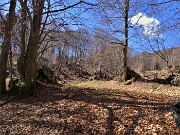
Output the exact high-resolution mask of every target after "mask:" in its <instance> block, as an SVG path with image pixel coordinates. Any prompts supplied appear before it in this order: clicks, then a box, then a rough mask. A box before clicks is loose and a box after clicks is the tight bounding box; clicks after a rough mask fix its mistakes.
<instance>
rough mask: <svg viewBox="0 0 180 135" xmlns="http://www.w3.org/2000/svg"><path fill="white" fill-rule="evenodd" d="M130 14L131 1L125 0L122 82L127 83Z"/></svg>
mask: <svg viewBox="0 0 180 135" xmlns="http://www.w3.org/2000/svg"><path fill="white" fill-rule="evenodd" d="M128 12H129V0H124V20H125V21H124V36H125V40H124V45H123V54H122V55H123V57H122V68H123V75H122V80H123V81H127V50H128Z"/></svg>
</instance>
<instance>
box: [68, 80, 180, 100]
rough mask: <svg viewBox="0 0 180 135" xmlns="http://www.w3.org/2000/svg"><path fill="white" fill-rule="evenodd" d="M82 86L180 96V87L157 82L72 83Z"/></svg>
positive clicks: (153, 94)
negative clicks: (125, 83)
mask: <svg viewBox="0 0 180 135" xmlns="http://www.w3.org/2000/svg"><path fill="white" fill-rule="evenodd" d="M71 85H73V86H77V87H80V88H93V89H96V90H98V89H99V90H101V89H104V90H115V91H119V92H124V91H125V92H133V93H136V94H143V95H146V94H148V95H150V96H155V97H157V96H168V97H169V98H173V99H176V98H177V99H178V98H180V87H176V86H170V85H163V84H157V83H145V82H134V83H133V84H131V85H124V83H122V82H118V81H97V80H94V81H85V82H81V83H74V84H71Z"/></svg>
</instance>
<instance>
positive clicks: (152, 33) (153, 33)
mask: <svg viewBox="0 0 180 135" xmlns="http://www.w3.org/2000/svg"><path fill="white" fill-rule="evenodd" d="M130 22H131V23H132V25H134V26H135V25H136V26H142V27H143V28H144V32H143V33H144V35H146V36H148V37H157V36H158V34H159V32H158V30H159V25H160V22H159V21H158V20H157V19H155V18H153V17H148V16H147V15H146V14H143V13H138V14H137V15H135V16H133V17H132V18H130Z"/></svg>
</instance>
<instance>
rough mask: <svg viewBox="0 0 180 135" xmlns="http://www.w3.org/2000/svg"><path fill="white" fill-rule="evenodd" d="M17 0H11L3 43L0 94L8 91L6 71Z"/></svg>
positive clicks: (0, 59) (0, 58)
mask: <svg viewBox="0 0 180 135" xmlns="http://www.w3.org/2000/svg"><path fill="white" fill-rule="evenodd" d="M15 8H16V0H11V1H10V7H9V14H8V18H7V21H6V24H5V32H4V41H3V43H2V51H1V56H0V63H1V64H0V94H1V95H2V94H5V93H6V71H7V63H8V54H9V50H10V44H11V36H12V34H11V33H12V30H13V25H14V20H15Z"/></svg>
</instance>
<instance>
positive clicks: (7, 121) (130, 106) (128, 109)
mask: <svg viewBox="0 0 180 135" xmlns="http://www.w3.org/2000/svg"><path fill="white" fill-rule="evenodd" d="M173 100H174V99H173V98H172V97H171V98H168V97H162V96H160V97H158V96H157V97H154V96H150V95H148V96H147V94H144V95H143V94H137V93H133V92H126V91H117V90H108V89H102V90H100V89H98V90H97V89H94V88H80V87H75V86H65V87H64V88H59V87H58V86H56V87H55V86H45V85H42V86H41V87H40V88H39V90H38V94H36V95H35V96H34V97H29V98H25V99H21V100H18V101H14V102H11V103H8V104H5V105H4V106H2V107H0V129H1V130H0V134H29V135H46V134H47V135H49V134H52V135H55V134H57V135H66V134H67V135H83V134H84V135H104V134H107V135H113V134H117V135H123V134H126V135H151V134H153V135H156V134H157V135H161V134H163V135H168V134H172V135H174V134H180V132H179V130H178V129H177V128H176V126H175V123H174V121H173V117H172V108H171V103H172V101H173Z"/></svg>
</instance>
